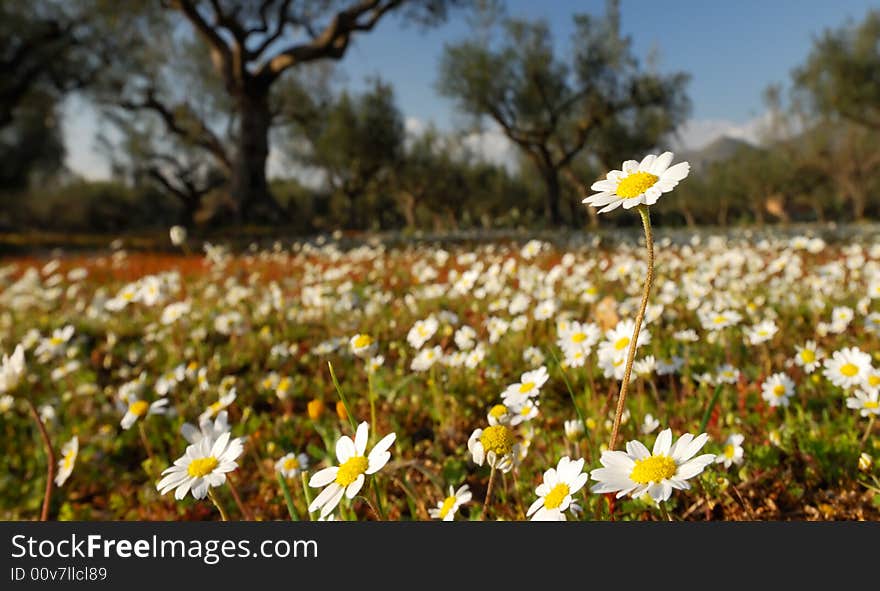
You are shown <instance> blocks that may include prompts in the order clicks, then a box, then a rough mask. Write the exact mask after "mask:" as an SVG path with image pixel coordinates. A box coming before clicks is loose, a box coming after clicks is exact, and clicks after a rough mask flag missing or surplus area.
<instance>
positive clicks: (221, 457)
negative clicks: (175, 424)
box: [156, 433, 244, 500]
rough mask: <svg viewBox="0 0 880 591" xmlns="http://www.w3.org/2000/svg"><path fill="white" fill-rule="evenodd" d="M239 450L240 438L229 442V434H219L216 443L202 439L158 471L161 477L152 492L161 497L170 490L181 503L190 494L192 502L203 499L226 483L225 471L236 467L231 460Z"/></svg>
mask: <svg viewBox="0 0 880 591" xmlns="http://www.w3.org/2000/svg"><path fill="white" fill-rule="evenodd" d="M243 451H244V446H243V445H242V442H241V439H239V438H236V439H232V438H231V437H230V435H229V433H223V434H222V435H221V436H220V437H218V438H217V440H216V441H211V440H210V439H208V438H207V437H206V438H204V439H202V440H201V441H199V442H198V443H194V444H192V445H190V446H189V447H187V448H186V452H185V453H184V454H183V456H181V457H180V458H178V459H177V460H176V461H175V462H174V465H173V466H171V467H170V468H166V469H165V470H164V471H163V472H162V474H163V475H164V478H162V480H160V481H159V483H158V484H156V489H157V490H158V491H159V494H163V495H164V494H165V493H167V492H168V491H170V490H174V498H175V499H177V500H182V499H183V498H184V497H185V496H186V494H187V493H188V492H190V491H192V496H193V497H195V498H196V499H203V498H205V496H206V495H207V494H208V489H209V488H211V487H216V486H221V485H222V484H223V483H224V482H226V474H227V472H232V471H233V470H235V469H236V468H237V467H238V462H236V461H235V460H236V459H237V458H238V456H240V455H241V454H242V452H243Z"/></svg>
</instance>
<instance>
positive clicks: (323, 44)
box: [257, 0, 403, 79]
mask: <svg viewBox="0 0 880 591" xmlns="http://www.w3.org/2000/svg"><path fill="white" fill-rule="evenodd" d="M402 2H403V0H362V1H361V2H358V3H357V4H355V5H354V6H352V7H350V8H347V9H345V10H343V11H340V12H338V13H336V15H335V16H334V17H333V19H332V20H331V21H330V24H328V25H327V26H326V27H325V28H324V30H323V31H321V33H320V34H318V35H317V36H316V37H315V38H314V39H313V40H312V41H311V42H309V43H303V44H297V45H293V46H290V47H288V48H286V49H284V50H282V51H281V52H280V53H278V54H277V55H276V56H275V57H273V58H271V59H270V60H269V61H268V62H266V63H265V64H263V66H262V67H261V68H260V70H259V72H258V74H257V75H258V76H260V77H265V78H269V79H274V78H276V77H278V76H279V75H280V74H281V73H282V72H284V71H285V70H286V69H287V68H290V67H291V66H294V65H296V64H300V63H303V62H310V61H314V60H318V59H325V58H326V59H340V58H341V57H342V56H343V55H345V51H346V50H347V49H348V43H349V41H350V40H351V35H352V33H354V32H357V31H369V30H371V29H372V28H373V27H375V26H376V23H378V22H379V20H380V19H381V18H382V17H383V16H384V15H385V14H387V13H388V12H389V11H391V10H392V9H394V8H396V7H397V6H399V5H400V4H401V3H402Z"/></svg>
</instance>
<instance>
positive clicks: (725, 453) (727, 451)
mask: <svg viewBox="0 0 880 591" xmlns="http://www.w3.org/2000/svg"><path fill="white" fill-rule="evenodd" d="M744 439H745V437H743V436H742V435H740V434H739V433H733V434H731V435H730V436H729V437H728V438H727V440H726V441H725V442H724V447H723V448H722V451H721V453H720V454H718V455H717V456H716V457H715V463H716V464H724V467H725V468H730V465H731V464H736V465H737V466H739V465H740V464H742V463H743V448H742V442H743V440H744Z"/></svg>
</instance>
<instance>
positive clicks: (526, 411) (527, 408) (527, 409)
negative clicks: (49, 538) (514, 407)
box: [519, 404, 532, 417]
mask: <svg viewBox="0 0 880 591" xmlns="http://www.w3.org/2000/svg"><path fill="white" fill-rule="evenodd" d="M530 412H532V407H531V406H529V405H528V404H527V405H525V406H523V407H522V410H521V411H519V414H521V415H522V416H524V417H525V416H528V415H529V413H530Z"/></svg>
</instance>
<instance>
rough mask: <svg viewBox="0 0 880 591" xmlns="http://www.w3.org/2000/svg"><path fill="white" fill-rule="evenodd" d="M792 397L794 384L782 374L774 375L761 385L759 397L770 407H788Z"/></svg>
mask: <svg viewBox="0 0 880 591" xmlns="http://www.w3.org/2000/svg"><path fill="white" fill-rule="evenodd" d="M792 396H794V382H793V381H792V380H791V378H790V377H788V376H787V375H785V374H784V373H775V374H773V375H772V376H770V377H769V378H767V379H766V380H764V383H763V384H761V397H762V398H763V399H764V400H766V401H767V402H768V403H769V404H770V406H788V404H789V398H791V397H792Z"/></svg>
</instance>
